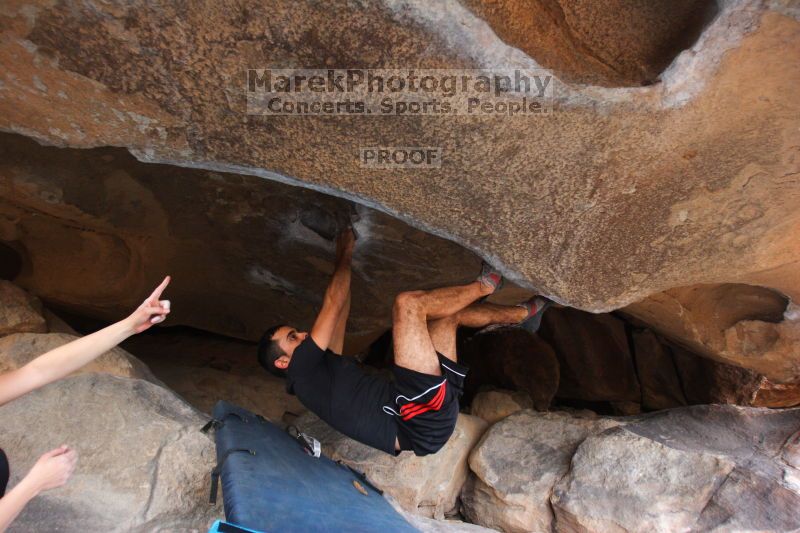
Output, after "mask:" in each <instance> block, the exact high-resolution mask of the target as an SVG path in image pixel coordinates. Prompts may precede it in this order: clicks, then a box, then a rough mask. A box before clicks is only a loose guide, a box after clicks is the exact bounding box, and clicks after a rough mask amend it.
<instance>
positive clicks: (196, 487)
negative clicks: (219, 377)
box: [0, 374, 222, 533]
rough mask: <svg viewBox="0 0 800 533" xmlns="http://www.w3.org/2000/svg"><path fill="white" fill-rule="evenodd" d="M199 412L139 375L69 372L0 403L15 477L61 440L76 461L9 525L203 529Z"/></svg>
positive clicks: (207, 466)
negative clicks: (61, 482)
mask: <svg viewBox="0 0 800 533" xmlns="http://www.w3.org/2000/svg"><path fill="white" fill-rule="evenodd" d="M206 420H207V418H206V417H204V416H202V415H201V414H200V413H198V412H197V411H195V410H194V409H192V408H191V407H189V406H188V405H187V404H185V403H184V402H183V401H182V400H181V399H179V398H178V397H177V396H175V395H174V394H173V393H171V392H169V391H167V390H166V389H163V388H161V387H159V386H157V385H154V384H152V383H148V382H146V381H142V380H134V379H124V378H118V377H114V376H107V375H102V374H90V375H81V376H75V377H70V378H67V379H64V380H62V381H59V382H57V383H54V384H51V385H48V386H47V387H44V388H42V389H39V390H37V391H34V392H32V393H30V394H27V395H25V396H23V397H21V398H19V399H18V400H15V401H13V402H11V403H8V404H6V405H4V406H2V407H0V425H2V427H3V448H4V450H5V451H6V453H7V454H8V456H9V460H10V463H11V472H12V477H11V485H12V486H13V485H14V484H16V483H17V482H18V481H19V480H20V478H21V477H22V476H23V475H24V474H25V472H27V471H28V469H30V467H31V466H32V465H33V463H34V462H35V460H36V459H37V458H38V457H39V455H41V454H42V453H44V452H46V451H48V450H50V449H52V448H55V447H57V446H59V445H61V444H63V443H66V444H68V445H70V446H72V447H74V448H75V449H76V450H77V452H78V466H77V469H76V471H75V474H74V475H73V476H72V478H71V479H70V481H69V482H68V483H67V485H65V486H64V487H62V488H59V489H56V490H52V491H48V492H44V493H42V494H41V495H39V496H38V497H37V498H35V499H34V500H33V501H32V502H31V503H30V504H29V505H28V506H27V507H26V508H25V509H24V510H23V512H22V514H21V515H20V516H19V518H18V519H17V520H16V521H15V522H14V525H13V526H12V527H11V530H10V531H14V532H26V531H52V530H53V529H54V527H56V526H57V528H58V529H59V530H63V531H137V532H142V533H144V532H151V531H191V530H194V531H203V530H205V529H207V528H208V527H209V525H210V523H211V520H212V519H213V518H214V517H218V516H221V515H222V508H221V506H211V505H209V504H208V476H209V472H210V471H211V468H212V467H213V466H214V462H215V452H214V444H213V442H212V441H211V440H210V439H209V438H208V437H207V436H205V435H203V434H202V433H200V432H199V431H198V428H199V427H201V426H202V425H203V423H204V422H205V421H206Z"/></svg>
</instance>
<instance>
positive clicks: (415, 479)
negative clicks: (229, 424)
mask: <svg viewBox="0 0 800 533" xmlns="http://www.w3.org/2000/svg"><path fill="white" fill-rule="evenodd" d="M295 425H296V426H297V427H298V428H300V429H301V430H302V431H304V432H305V433H308V434H309V435H311V436H313V437H314V438H316V439H318V440H319V441H320V442H321V443H322V452H323V453H324V454H326V455H327V456H328V457H330V458H331V459H333V460H341V461H343V462H344V463H345V464H347V465H349V466H350V467H352V468H355V469H356V470H358V471H359V472H363V473H365V474H366V475H367V479H369V480H370V482H371V483H373V484H374V485H375V486H376V487H378V488H380V489H381V490H383V491H385V492H386V493H387V494H389V495H390V496H391V497H392V498H394V499H395V500H396V501H397V503H398V504H399V505H400V506H401V507H402V508H403V509H405V510H406V511H409V512H411V513H415V514H418V515H422V516H425V517H429V518H430V517H433V518H439V519H441V518H444V515H445V513H448V514H449V513H451V512H452V511H454V510H456V507H457V502H456V499H457V498H458V495H459V492H460V491H461V487H462V485H463V484H464V481H465V480H466V478H467V472H468V470H469V468H468V466H467V458H468V456H469V452H470V451H471V450H472V448H473V446H475V443H476V442H478V439H480V437H481V435H482V434H483V432H484V431H485V430H486V427H487V424H486V422H484V421H483V420H481V419H480V418H477V417H474V416H470V415H465V414H461V415H459V416H458V423H457V424H456V429H455V431H454V433H453V436H452V437H450V440H449V441H448V442H447V444H446V445H445V446H444V447H443V448H442V449H441V450H439V451H438V452H437V453H435V454H433V455H426V456H425V457H417V456H416V455H414V453H413V452H402V453H401V454H400V455H398V456H397V457H393V456H390V455H389V454H387V453H384V452H381V451H378V450H375V449H373V448H370V447H368V446H365V445H363V444H361V443H359V442H356V441H354V440H352V439H349V438H347V437H345V436H344V435H342V434H341V433H338V432H337V431H335V430H333V429H332V428H331V427H330V426H328V425H327V424H325V423H324V422H322V421H321V420H320V419H319V418H317V417H316V416H315V415H314V414H311V413H308V414H305V415H303V416H302V417H300V418H299V419H298V420H297V421H296V422H295Z"/></svg>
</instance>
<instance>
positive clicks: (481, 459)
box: [461, 409, 621, 532]
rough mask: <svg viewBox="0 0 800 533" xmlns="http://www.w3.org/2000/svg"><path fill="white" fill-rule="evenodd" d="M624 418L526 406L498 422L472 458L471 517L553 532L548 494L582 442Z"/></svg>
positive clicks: (466, 509)
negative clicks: (532, 408)
mask: <svg viewBox="0 0 800 533" xmlns="http://www.w3.org/2000/svg"><path fill="white" fill-rule="evenodd" d="M620 423H621V422H618V421H615V420H611V419H606V418H600V417H597V416H596V415H594V414H592V413H591V412H588V411H583V412H578V413H566V412H550V413H538V412H536V411H533V410H530V409H527V410H524V411H520V412H518V413H515V414H513V415H511V416H509V417H508V418H506V419H504V420H502V421H501V422H498V423H496V424H495V425H493V426H492V427H491V429H489V431H487V432H486V434H485V435H484V436H483V438H482V439H481V441H480V443H479V444H478V445H477V446H476V447H475V449H474V450H473V452H472V454H471V455H470V458H469V466H470V469H471V471H472V474H471V475H470V477H469V479H468V481H467V483H466V485H465V486H464V490H463V491H462V494H461V499H462V512H463V513H464V515H465V516H466V517H467V518H469V519H470V520H471V521H472V522H474V523H476V524H481V525H483V526H486V527H490V528H494V529H499V530H501V531H514V532H524V531H551V530H552V525H553V512H552V509H551V507H550V494H551V492H552V489H553V486H554V485H555V484H556V483H557V482H558V481H559V480H560V479H561V478H562V477H563V476H564V475H565V474H566V473H567V471H568V470H569V468H570V460H571V458H572V456H573V454H574V453H575V450H576V449H577V447H578V445H579V444H580V443H581V442H582V441H583V440H584V439H585V438H586V437H587V436H589V435H591V434H594V433H597V432H600V431H603V430H605V429H608V428H611V427H614V426H616V425H618V424H620Z"/></svg>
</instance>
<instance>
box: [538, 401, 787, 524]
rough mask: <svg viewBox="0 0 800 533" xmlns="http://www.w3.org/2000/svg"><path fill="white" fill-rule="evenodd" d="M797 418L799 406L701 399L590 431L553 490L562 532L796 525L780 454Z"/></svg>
mask: <svg viewBox="0 0 800 533" xmlns="http://www.w3.org/2000/svg"><path fill="white" fill-rule="evenodd" d="M798 426H800V410H798V409H792V410H784V411H771V410H768V409H754V408H743V407H732V406H697V407H688V408H680V409H673V410H669V411H664V412H662V413H658V414H654V415H650V416H647V417H642V418H641V419H640V420H639V421H636V420H633V421H631V422H629V423H628V424H626V425H625V426H624V427H619V428H614V429H612V430H610V431H607V432H605V433H602V434H599V435H595V436H591V437H589V438H587V439H586V440H585V441H584V442H583V443H582V444H581V445H580V446H579V447H578V450H577V452H576V453H575V456H574V457H573V458H572V463H571V465H572V468H571V469H570V471H569V474H568V475H567V476H565V477H564V478H563V479H562V480H561V481H560V482H559V483H558V485H557V486H556V487H555V489H554V491H553V496H552V505H553V509H554V510H555V514H556V530H557V531H561V530H566V531H575V530H578V531H586V530H589V531H596V530H613V531H642V532H644V531H676V530H691V531H730V530H750V531H752V530H772V531H787V530H794V529H796V528H798V527H800V517H799V516H798V515H797V513H795V512H794V509H797V506H798V504H800V492H798V491H797V489H796V488H792V487H791V486H790V485H789V484H788V483H787V482H785V479H786V476H787V473H790V472H789V470H791V468H789V467H787V466H786V465H785V463H782V462H780V461H779V460H778V457H779V455H780V451H781V447H782V446H783V445H784V443H785V442H786V440H787V439H788V438H789V436H790V435H791V434H792V432H793V431H795V430H796V428H797V427H798Z"/></svg>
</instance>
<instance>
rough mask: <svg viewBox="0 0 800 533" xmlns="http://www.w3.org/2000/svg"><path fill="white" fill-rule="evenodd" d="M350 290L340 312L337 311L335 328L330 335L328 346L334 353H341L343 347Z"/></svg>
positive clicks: (348, 312)
mask: <svg viewBox="0 0 800 533" xmlns="http://www.w3.org/2000/svg"><path fill="white" fill-rule="evenodd" d="M351 297H352V291H348V292H347V301H346V302H345V304H344V308H343V309H342V312H341V313H339V320H338V322H337V323H336V328H335V329H334V330H333V337H331V344H330V346H328V348H330V349H331V351H332V352H333V353H335V354H338V355H342V350H343V349H344V334H345V331H347V318H348V316H349V315H350V299H351Z"/></svg>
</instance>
